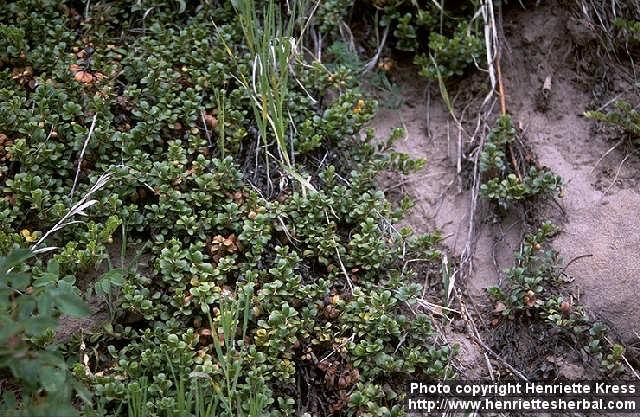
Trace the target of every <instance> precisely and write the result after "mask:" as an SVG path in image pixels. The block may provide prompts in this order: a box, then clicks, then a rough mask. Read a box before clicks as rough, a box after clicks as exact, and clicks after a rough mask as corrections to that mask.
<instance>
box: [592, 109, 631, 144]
mask: <svg viewBox="0 0 640 417" xmlns="http://www.w3.org/2000/svg"><path fill="white" fill-rule="evenodd" d="M585 116H586V117H588V118H590V119H593V120H596V121H598V122H602V123H606V124H608V125H611V126H613V127H615V128H618V129H620V130H621V131H622V132H623V133H624V134H625V135H627V136H628V137H629V139H630V140H631V141H632V142H633V143H634V144H638V143H639V142H638V141H640V112H639V111H638V110H637V109H636V108H634V107H633V105H631V104H630V103H629V102H627V101H624V100H618V101H616V102H615V103H614V109H613V110H610V111H608V112H606V113H604V112H601V111H595V110H593V111H587V112H585Z"/></svg>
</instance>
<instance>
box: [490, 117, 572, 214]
mask: <svg viewBox="0 0 640 417" xmlns="http://www.w3.org/2000/svg"><path fill="white" fill-rule="evenodd" d="M515 138H516V130H515V128H514V127H513V124H512V121H511V117H510V116H508V115H505V116H500V118H499V119H498V121H497V126H496V127H495V128H494V129H492V130H491V131H490V132H489V134H488V135H487V141H486V143H485V145H484V148H483V149H482V151H481V153H480V161H479V163H480V173H481V175H482V185H481V186H480V192H481V194H482V195H483V196H485V197H486V198H488V199H490V200H492V201H495V202H497V203H498V204H499V205H500V206H501V207H504V208H506V207H508V206H509V205H510V204H512V203H513V202H515V201H521V200H527V199H532V198H535V197H542V196H550V195H553V194H554V193H556V192H558V190H559V189H560V187H561V186H562V179H561V178H560V177H559V176H557V175H555V174H553V173H552V172H550V171H549V170H547V169H545V168H543V169H539V168H536V167H535V166H530V167H528V170H527V171H525V172H523V173H519V172H518V171H516V169H519V168H518V167H516V166H514V164H513V161H515V157H514V156H513V152H514V147H515V146H516V145H517V144H516V143H515ZM507 155H509V156H511V159H509V158H508V156H507ZM516 163H517V162H516ZM525 169H527V168H526V167H525Z"/></svg>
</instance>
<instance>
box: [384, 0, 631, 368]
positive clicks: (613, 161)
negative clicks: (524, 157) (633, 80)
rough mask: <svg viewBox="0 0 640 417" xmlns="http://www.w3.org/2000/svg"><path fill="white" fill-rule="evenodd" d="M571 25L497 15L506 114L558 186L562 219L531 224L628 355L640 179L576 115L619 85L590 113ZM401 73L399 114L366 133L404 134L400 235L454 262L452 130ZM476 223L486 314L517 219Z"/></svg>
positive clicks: (458, 217) (459, 231)
mask: <svg viewBox="0 0 640 417" xmlns="http://www.w3.org/2000/svg"><path fill="white" fill-rule="evenodd" d="M581 25H584V22H581V21H580V20H577V19H573V18H572V16H571V15H570V14H569V12H568V11H567V10H566V9H564V8H563V7H561V6H558V4H556V3H554V2H550V3H548V4H546V5H542V6H541V7H538V8H533V9H531V10H525V11H522V10H511V11H510V12H508V13H505V18H504V22H503V27H504V37H505V40H506V45H507V51H506V56H505V57H504V60H503V64H502V65H503V76H504V81H505V89H506V92H507V106H508V110H509V113H510V114H512V115H513V117H514V120H515V121H516V122H517V123H518V124H519V126H520V127H521V128H522V129H523V130H524V133H525V138H526V140H527V142H528V144H529V145H530V146H531V148H532V150H533V152H534V153H535V154H536V155H537V156H538V158H539V162H540V163H541V165H544V166H548V167H549V168H551V170H552V171H554V172H556V173H557V174H559V175H560V176H562V178H563V180H564V182H565V184H566V185H565V187H564V191H563V194H564V196H563V198H561V199H559V201H558V202H559V204H560V206H562V208H563V210H564V214H563V213H562V211H561V210H560V209H558V207H554V206H553V205H549V207H546V208H541V210H542V212H541V213H540V215H541V216H543V217H544V218H550V219H553V220H554V221H555V222H556V223H559V224H560V225H561V226H562V229H563V231H562V233H561V234H560V235H559V236H558V237H557V238H556V239H555V241H554V246H555V248H556V249H557V250H559V251H560V253H561V255H562V257H563V259H564V261H565V264H566V265H567V267H566V271H565V272H566V273H567V274H568V275H569V276H570V277H571V278H573V283H572V284H571V285H572V287H571V290H572V292H573V293H574V294H575V296H576V297H578V298H579V299H580V301H581V303H583V304H585V305H586V307H587V308H588V310H589V311H590V312H592V313H593V314H594V315H595V316H596V317H597V318H598V319H602V320H605V321H606V322H608V323H610V324H611V325H612V327H613V330H614V331H616V332H618V333H619V335H620V336H621V337H622V338H623V340H624V341H625V342H626V343H628V344H637V343H638V342H639V341H640V336H638V333H640V306H639V304H638V303H637V302H636V294H637V293H638V291H640V262H638V261H637V255H638V254H640V217H639V216H638V214H637V213H638V212H639V211H640V187H639V185H638V181H637V180H636V179H635V178H638V177H640V176H639V175H638V173H639V172H640V162H639V160H638V155H637V154H628V153H626V152H625V149H624V148H623V147H622V146H621V147H619V149H616V150H614V151H612V152H610V153H609V154H608V155H607V156H606V157H604V158H602V156H603V155H604V154H605V153H606V152H607V151H608V150H609V149H610V148H611V146H612V145H614V144H615V142H613V141H612V140H611V137H610V135H608V134H606V133H603V132H598V131H596V130H595V129H594V123H593V122H591V121H589V120H587V119H585V118H584V117H583V116H582V113H583V112H584V111H585V110H586V109H587V108H588V107H589V106H590V105H593V104H596V105H599V104H601V102H602V101H606V100H609V99H611V98H613V97H614V96H615V95H616V94H617V91H616V88H617V89H618V90H620V89H623V88H624V86H620V85H618V86H617V87H616V86H614V87H613V89H612V90H610V91H609V92H608V93H606V92H605V94H604V97H600V98H599V101H600V103H599V102H598V100H594V96H593V94H592V91H593V90H594V82H596V81H594V79H589V77H588V76H586V75H585V74H584V72H583V71H582V70H581V69H580V68H581V65H579V64H584V63H580V62H578V61H577V58H576V55H577V51H579V50H580V48H582V47H583V46H584V43H585V42H586V41H588V40H586V41H585V39H584V33H585V32H588V31H585V30H584V27H583V26H581ZM409 68H410V66H406V67H404V68H403V67H402V66H400V68H398V70H397V71H396V73H395V74H394V75H393V77H394V80H393V81H394V82H396V83H398V84H399V85H400V86H401V87H402V89H403V92H404V97H405V99H406V101H405V103H404V104H403V105H402V106H401V108H400V109H384V108H383V109H381V111H380V112H379V114H378V116H377V118H376V119H375V120H374V121H373V124H372V126H373V127H374V129H375V130H376V132H377V135H378V136H381V137H384V136H386V135H388V132H389V130H390V129H391V128H393V127H398V126H404V127H405V128H406V130H407V137H406V138H405V139H404V140H403V141H401V142H400V143H398V145H397V149H398V150H400V151H404V152H407V153H409V154H411V155H412V156H414V157H420V158H425V159H426V160H427V165H426V167H425V168H424V169H422V170H421V171H420V172H418V173H415V174H412V175H410V176H408V177H406V178H403V179H401V180H400V181H399V180H398V179H397V178H396V179H395V180H388V181H385V184H386V187H387V191H394V190H395V189H396V188H398V189H401V190H402V191H405V192H407V193H409V194H410V195H413V196H414V197H415V198H416V202H417V204H416V207H415V208H414V209H413V211H412V212H411V214H410V215H409V216H408V217H407V219H406V220H405V221H406V223H407V224H410V225H411V226H413V227H414V229H416V230H417V231H430V230H433V228H438V229H440V230H441V231H442V232H443V234H444V235H445V236H446V239H445V245H446V247H447V250H448V251H449V255H450V256H454V257H455V256H459V255H460V252H461V250H462V246H463V244H464V242H465V241H466V238H467V230H468V214H469V207H470V195H469V192H468V191H465V189H464V187H463V184H461V183H460V181H459V179H460V177H459V176H458V175H457V166H456V165H457V155H458V131H457V128H456V127H455V124H454V123H453V121H452V120H451V118H450V117H449V115H448V113H447V109H446V107H445V105H444V104H443V102H442V100H441V99H440V97H439V94H438V90H437V88H436V87H435V86H431V87H430V88H429V86H428V85H427V83H426V82H425V81H423V80H419V79H418V78H419V77H417V75H415V74H414V73H413V72H412V70H411V69H409ZM547 78H548V79H550V81H551V90H550V94H549V95H548V97H545V96H544V95H542V94H541V93H542V89H543V85H544V83H545V79H547ZM463 82H464V81H463ZM463 88H464V87H463ZM463 88H459V90H462V89H463ZM427 89H429V90H430V91H431V94H430V97H429V98H428V95H427V94H425V91H426V90H427ZM449 93H450V94H452V92H451V91H450V92H449ZM456 104H457V105H456V108H464V104H462V105H461V104H460V103H456ZM622 162H624V163H622ZM621 163H622V164H621ZM614 179H615V181H614ZM486 214H487V213H482V215H481V216H480V225H479V230H478V237H477V239H478V240H477V246H476V251H475V255H474V269H473V273H472V274H471V276H470V280H469V282H467V283H466V286H467V290H468V292H469V294H470V295H472V296H474V298H475V299H476V301H477V302H478V303H479V304H480V305H482V304H485V305H486V304H487V303H488V300H487V298H486V297H485V296H484V293H485V292H484V290H485V289H486V288H487V287H489V286H491V285H495V284H497V283H498V282H499V280H500V271H501V270H502V269H503V268H505V267H507V266H509V265H510V264H511V263H512V259H513V258H512V253H513V251H515V250H517V248H518V245H519V241H520V236H521V233H522V224H520V223H519V221H518V220H510V219H506V220H505V219H502V220H501V221H497V219H492V218H491V216H487V215H486ZM471 361H472V362H473V361H477V358H473V359H471ZM567 366H571V365H567Z"/></svg>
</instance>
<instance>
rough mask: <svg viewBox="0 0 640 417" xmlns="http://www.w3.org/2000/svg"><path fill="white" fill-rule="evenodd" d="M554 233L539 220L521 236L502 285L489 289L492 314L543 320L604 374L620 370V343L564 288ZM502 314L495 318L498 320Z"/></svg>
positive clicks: (554, 332) (611, 374)
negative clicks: (552, 242)
mask: <svg viewBox="0 0 640 417" xmlns="http://www.w3.org/2000/svg"><path fill="white" fill-rule="evenodd" d="M557 232H558V228H557V227H556V226H555V225H553V224H552V223H549V222H545V223H543V224H542V225H541V226H540V228H539V229H538V230H536V231H535V232H534V233H531V234H528V235H527V236H525V238H524V240H523V242H522V245H521V248H520V251H518V252H516V253H515V254H514V255H515V263H514V266H513V267H510V268H508V269H507V270H506V271H505V276H506V279H505V281H504V283H503V284H502V285H501V286H500V287H491V288H489V294H490V295H491V296H492V297H493V298H494V300H495V301H496V304H495V308H494V311H493V312H494V314H496V315H497V316H498V317H499V318H501V319H503V320H509V321H513V320H518V321H533V322H535V321H539V322H542V323H545V324H546V326H547V328H548V329H549V332H550V334H551V333H552V334H553V335H554V337H567V338H569V339H570V340H571V341H572V342H573V343H574V344H575V345H577V346H579V347H580V350H581V351H582V352H584V353H585V354H586V355H584V357H586V358H591V360H594V361H595V362H596V364H597V365H598V369H599V371H600V372H601V373H602V375H605V376H614V375H620V374H622V373H624V371H625V369H624V366H623V363H622V355H623V354H624V347H623V346H621V345H619V344H610V343H609V341H608V340H607V338H606V336H607V328H606V326H604V325H603V324H602V323H600V322H597V321H594V320H593V319H592V318H591V316H590V315H589V314H588V313H587V311H585V309H584V307H583V306H582V305H580V304H579V303H577V302H575V300H574V298H573V296H571V295H568V294H563V293H562V285H563V284H564V282H565V281H564V280H563V268H562V266H561V261H560V258H559V255H558V252H557V251H556V250H554V249H551V248H550V247H549V245H548V243H549V240H550V239H551V238H552V237H553V236H554V235H555V234H556V233H557ZM499 322H500V319H497V320H494V324H495V325H499V324H498V323H499Z"/></svg>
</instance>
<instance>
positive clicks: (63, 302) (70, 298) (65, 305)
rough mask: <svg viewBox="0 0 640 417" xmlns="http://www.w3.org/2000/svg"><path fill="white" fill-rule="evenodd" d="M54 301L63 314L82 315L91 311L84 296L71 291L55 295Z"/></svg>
mask: <svg viewBox="0 0 640 417" xmlns="http://www.w3.org/2000/svg"><path fill="white" fill-rule="evenodd" d="M54 302H55V303H56V305H57V306H58V308H59V309H60V311H61V312H62V313H63V314H68V315H70V316H76V317H82V316H86V315H88V314H89V313H90V310H89V306H87V304H86V303H85V302H84V301H83V300H82V298H80V296H78V295H76V294H73V293H70V292H64V293H59V294H57V295H54Z"/></svg>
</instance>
